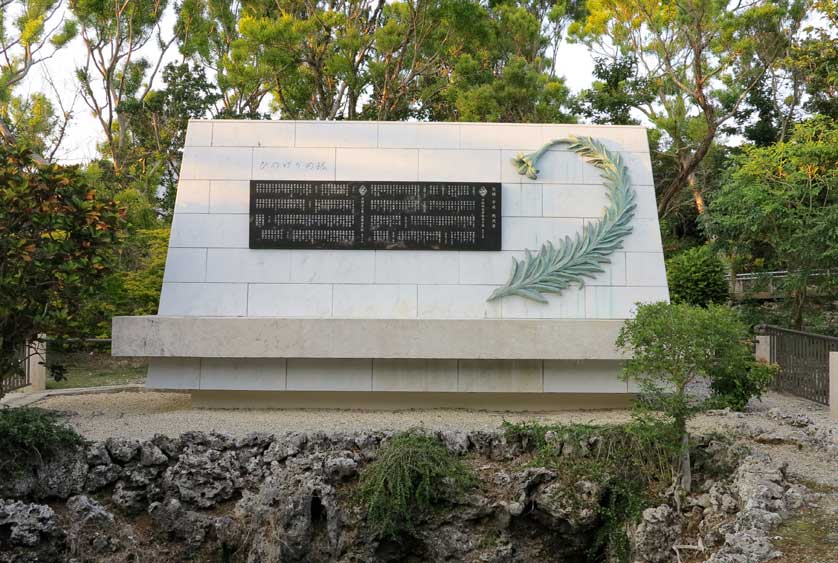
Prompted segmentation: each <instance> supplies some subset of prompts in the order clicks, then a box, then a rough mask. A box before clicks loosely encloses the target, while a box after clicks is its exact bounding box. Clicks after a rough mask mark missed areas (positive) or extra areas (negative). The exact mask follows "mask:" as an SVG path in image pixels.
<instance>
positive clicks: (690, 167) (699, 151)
mask: <svg viewBox="0 0 838 563" xmlns="http://www.w3.org/2000/svg"><path fill="white" fill-rule="evenodd" d="M715 138H716V129H715V128H712V129H710V130H708V132H707V133H706V134H705V135H704V138H703V139H702V140H701V143H699V145H698V147H697V148H696V149H695V151H694V152H693V153H692V154H691V155H689V156H687V157H684V159H683V160H681V161H680V162H679V170H678V174H676V176H675V178H673V179H672V181H671V182H670V183H669V185H668V186H667V187H666V190H664V192H663V195H661V198H660V201H659V202H658V214H659V215H660V216H664V215H666V213H667V211H668V210H669V206H670V204H671V203H672V200H673V199H674V198H675V196H676V195H678V193H679V192H680V191H681V189H682V188H683V187H684V186H685V185H688V184H689V179H690V176H694V175H695V171H696V169H697V168H698V166H699V165H700V164H701V161H702V160H704V157H705V156H707V152H708V151H709V150H710V146H711V145H712V144H713V139H715ZM702 201H703V200H702Z"/></svg>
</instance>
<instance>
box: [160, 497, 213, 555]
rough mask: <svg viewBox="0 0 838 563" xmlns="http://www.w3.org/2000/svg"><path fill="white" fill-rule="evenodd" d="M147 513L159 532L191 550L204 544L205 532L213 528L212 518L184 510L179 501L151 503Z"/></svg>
mask: <svg viewBox="0 0 838 563" xmlns="http://www.w3.org/2000/svg"><path fill="white" fill-rule="evenodd" d="M148 513H149V515H150V516H151V519H152V520H153V521H154V523H155V524H157V526H158V527H159V528H160V529H161V530H163V531H164V532H167V533H168V534H170V535H171V536H172V537H173V538H175V539H177V540H179V541H182V542H184V543H185V544H186V545H187V546H189V547H190V548H193V549H194V548H197V547H200V545H201V544H202V543H204V539H206V537H207V532H208V531H209V530H210V528H212V526H213V519H212V518H210V517H208V516H206V515H204V514H199V513H198V512H195V511H193V510H188V509H186V508H184V507H183V505H182V504H181V503H180V501H178V500H177V499H173V498H170V499H169V500H167V501H166V502H154V503H152V504H151V505H150V506H149V507H148Z"/></svg>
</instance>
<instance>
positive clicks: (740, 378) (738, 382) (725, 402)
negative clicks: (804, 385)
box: [710, 346, 778, 411]
mask: <svg viewBox="0 0 838 563" xmlns="http://www.w3.org/2000/svg"><path fill="white" fill-rule="evenodd" d="M777 368H778V366H776V365H770V364H765V363H762V362H756V361H754V357H753V351H752V350H751V349H750V347H745V346H743V347H741V351H740V352H739V355H738V357H732V358H731V359H730V360H728V363H727V364H725V365H719V366H718V367H716V368H715V369H713V370H712V371H711V372H710V389H711V391H712V392H713V397H712V399H711V404H713V405H714V406H717V407H719V408H730V409H733V410H736V411H741V410H744V409H745V407H746V406H747V405H748V402H749V401H750V400H751V399H753V398H755V397H756V398H758V397H760V396H761V395H762V394H763V393H764V392H765V391H767V390H768V386H769V385H771V382H772V381H774V377H776V375H777Z"/></svg>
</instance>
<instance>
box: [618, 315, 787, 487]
mask: <svg viewBox="0 0 838 563" xmlns="http://www.w3.org/2000/svg"><path fill="white" fill-rule="evenodd" d="M617 346H618V347H619V348H620V349H622V350H624V351H625V352H628V353H630V354H631V355H632V357H631V359H629V360H627V361H626V364H625V368H624V371H623V375H624V377H625V378H626V379H631V380H633V381H635V382H636V383H637V384H638V385H639V387H640V395H641V396H640V400H639V401H638V403H637V405H638V407H639V408H640V409H642V410H654V411H659V412H661V413H663V415H664V417H665V419H666V420H668V421H669V422H670V423H671V425H672V427H673V430H674V432H675V434H676V435H677V436H678V439H679V441H680V443H681V446H680V453H679V455H678V456H677V460H675V462H674V464H673V469H674V483H673V485H674V487H675V488H676V489H680V490H682V491H687V492H688V491H689V490H690V487H691V471H690V450H689V434H688V432H687V421H688V420H689V419H690V418H691V417H692V416H694V415H695V414H696V413H698V412H701V411H702V410H706V409H708V408H711V407H713V406H717V405H718V398H717V397H714V398H711V400H706V399H705V398H702V397H698V396H696V394H695V393H692V392H691V387H692V386H693V385H695V384H696V383H698V382H699V381H700V380H702V379H706V380H709V382H710V386H711V389H713V390H714V392H716V393H718V394H722V395H723V394H726V393H732V394H733V395H735V396H736V397H737V399H736V400H737V401H738V402H739V404H746V403H747V402H748V400H749V399H750V398H751V396H753V395H758V394H759V393H760V392H761V391H763V390H764V389H765V386H766V385H767V382H768V381H769V380H770V379H769V378H768V377H766V373H767V370H768V371H770V370H771V368H770V367H768V366H763V365H761V364H759V363H758V362H756V361H755V360H754V359H753V356H752V355H751V350H750V341H749V338H748V333H747V327H746V326H745V325H744V324H743V323H742V322H741V321H740V320H739V319H738V317H737V316H736V313H735V312H734V311H733V310H732V309H730V308H729V307H724V306H721V305H713V304H710V305H708V306H707V307H706V308H703V307H698V306H694V305H687V304H684V303H663V302H661V303H651V304H645V305H642V304H641V305H639V306H638V308H637V314H636V316H635V317H634V318H633V319H629V320H627V321H626V322H625V324H624V325H623V327H622V329H621V330H620V334H619V336H618V337H617ZM732 380H738V381H739V382H740V383H742V384H741V385H734V384H732V383H731V381H732ZM732 388H733V389H732ZM743 401H744V403H743Z"/></svg>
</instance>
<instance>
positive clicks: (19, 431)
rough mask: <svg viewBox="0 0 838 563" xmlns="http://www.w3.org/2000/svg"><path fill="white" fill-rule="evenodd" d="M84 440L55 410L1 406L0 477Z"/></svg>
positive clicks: (10, 475)
mask: <svg viewBox="0 0 838 563" xmlns="http://www.w3.org/2000/svg"><path fill="white" fill-rule="evenodd" d="M84 444H85V441H84V439H83V438H82V437H81V436H79V434H78V433H77V432H76V431H75V430H73V429H72V428H70V427H69V426H67V425H66V424H64V423H63V422H62V421H61V420H60V419H59V417H58V415H57V414H56V413H54V412H51V411H46V410H42V409H35V408H28V407H21V408H14V409H13V408H2V407H0V451H1V452H3V455H2V456H0V479H8V478H11V477H13V476H15V475H18V474H20V473H21V472H23V471H25V470H26V469H27V468H29V467H30V466H31V465H32V464H33V463H37V462H40V461H42V460H48V459H50V458H51V457H52V456H54V455H56V454H57V453H58V452H60V451H63V450H67V449H74V448H78V447H81V446H82V445H84Z"/></svg>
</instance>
